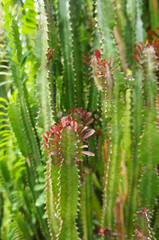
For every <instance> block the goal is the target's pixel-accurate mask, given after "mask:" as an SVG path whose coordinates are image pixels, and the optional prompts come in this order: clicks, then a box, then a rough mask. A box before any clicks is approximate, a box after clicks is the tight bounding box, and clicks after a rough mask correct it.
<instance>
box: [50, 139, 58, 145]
mask: <svg viewBox="0 0 159 240" xmlns="http://www.w3.org/2000/svg"><path fill="white" fill-rule="evenodd" d="M49 140H51V141H53V142H55V143H56V144H59V143H58V141H56V140H55V139H52V138H49Z"/></svg>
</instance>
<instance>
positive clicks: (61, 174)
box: [44, 116, 95, 240]
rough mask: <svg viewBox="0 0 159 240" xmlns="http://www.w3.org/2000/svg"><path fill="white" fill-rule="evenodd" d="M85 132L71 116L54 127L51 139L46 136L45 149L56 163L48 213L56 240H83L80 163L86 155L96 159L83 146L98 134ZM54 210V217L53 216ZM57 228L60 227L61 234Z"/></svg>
mask: <svg viewBox="0 0 159 240" xmlns="http://www.w3.org/2000/svg"><path fill="white" fill-rule="evenodd" d="M85 131H86V128H83V130H81V126H78V125H77V123H76V120H74V121H72V118H71V116H67V117H63V118H62V119H61V121H59V124H58V125H57V126H56V125H53V126H51V128H50V133H48V132H46V134H47V136H44V139H45V141H46V144H45V143H44V145H45V147H46V148H47V149H48V150H49V154H50V156H51V159H52V163H51V164H50V161H48V166H47V172H50V174H47V173H46V176H47V178H46V213H47V217H48V223H49V228H50V236H51V237H52V239H59V240H63V239H68V240H69V239H70V240H71V239H74V240H76V239H79V236H78V231H77V226H76V217H77V212H78V204H79V203H78V201H79V183H80V179H79V174H78V172H79V170H78V162H79V161H83V160H82V155H83V154H85V155H87V156H94V154H93V153H91V152H89V151H84V150H83V149H84V148H87V147H88V146H87V145H84V144H83V142H84V141H85V140H86V139H87V138H88V137H90V136H91V135H92V134H94V132H95V131H94V130H89V131H88V132H85ZM52 166H54V167H53V168H54V171H52V169H53V168H52ZM57 168H58V169H59V170H58V171H57ZM55 205H56V206H55ZM51 206H54V214H51V213H50V211H52V208H51ZM55 216H56V217H55ZM54 224H57V226H58V224H59V229H58V230H57V228H55V227H54Z"/></svg>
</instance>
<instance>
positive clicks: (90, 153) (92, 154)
mask: <svg viewBox="0 0 159 240" xmlns="http://www.w3.org/2000/svg"><path fill="white" fill-rule="evenodd" d="M80 153H83V154H85V155H87V156H90V157H94V156H95V155H94V153H92V152H89V151H82V152H80Z"/></svg>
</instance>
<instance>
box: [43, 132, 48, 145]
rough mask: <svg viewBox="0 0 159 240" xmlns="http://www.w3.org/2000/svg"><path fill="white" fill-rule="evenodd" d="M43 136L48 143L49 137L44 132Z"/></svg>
mask: <svg viewBox="0 0 159 240" xmlns="http://www.w3.org/2000/svg"><path fill="white" fill-rule="evenodd" d="M43 138H44V139H45V142H46V143H48V138H47V137H46V136H45V135H44V134H43Z"/></svg>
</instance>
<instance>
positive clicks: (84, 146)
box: [79, 145, 88, 149]
mask: <svg viewBox="0 0 159 240" xmlns="http://www.w3.org/2000/svg"><path fill="white" fill-rule="evenodd" d="M80 148H88V145H82V146H80V147H79V149H80Z"/></svg>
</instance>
